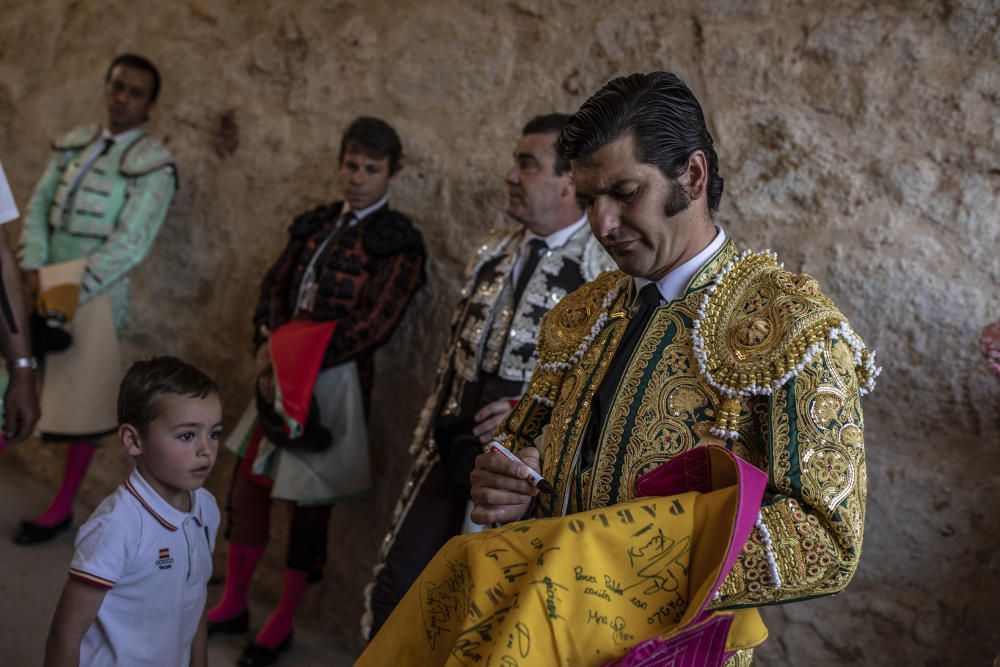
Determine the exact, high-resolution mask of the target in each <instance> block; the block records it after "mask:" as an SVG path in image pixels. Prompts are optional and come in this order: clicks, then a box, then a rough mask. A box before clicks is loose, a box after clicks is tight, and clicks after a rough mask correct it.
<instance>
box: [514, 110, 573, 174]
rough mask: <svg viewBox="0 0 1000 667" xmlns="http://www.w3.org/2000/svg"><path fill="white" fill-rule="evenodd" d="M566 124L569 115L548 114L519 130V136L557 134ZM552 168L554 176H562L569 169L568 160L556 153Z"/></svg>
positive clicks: (530, 121)
mask: <svg viewBox="0 0 1000 667" xmlns="http://www.w3.org/2000/svg"><path fill="white" fill-rule="evenodd" d="M568 122H569V114H567V113H550V114H544V115H541V116H535V117H534V118H532V119H531V120H529V121H528V122H527V124H526V125H525V126H524V129H523V130H521V136H524V135H526V134H559V133H560V132H562V131H563V128H564V127H566V123H568ZM553 167H554V168H555V172H556V176H562V175H563V174H565V173H566V172H567V171H569V169H570V164H569V160H567V159H566V158H564V157H563V156H561V155H560V154H559V152H558V151H556V162H555V165H553Z"/></svg>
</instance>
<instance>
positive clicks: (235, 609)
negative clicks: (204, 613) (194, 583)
mask: <svg viewBox="0 0 1000 667" xmlns="http://www.w3.org/2000/svg"><path fill="white" fill-rule="evenodd" d="M263 553H264V547H262V546H261V547H245V546H243V545H242V544H233V543H232V542H230V543H229V558H228V563H227V566H226V589H225V590H224V591H223V592H222V599H221V600H219V602H218V603H217V604H216V605H215V606H214V607H212V608H211V609H209V610H208V620H209V621H211V622H212V623H218V622H219V621H228V620H229V619H231V618H235V617H236V616H238V615H239V614H240V613H242V611H243V610H244V609H246V608H247V596H248V595H249V594H250V579H251V578H252V577H253V571H254V570H255V569H256V568H257V563H258V562H259V561H260V557H261V556H262V555H263Z"/></svg>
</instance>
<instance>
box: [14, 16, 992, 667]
mask: <svg viewBox="0 0 1000 667" xmlns="http://www.w3.org/2000/svg"><path fill="white" fill-rule="evenodd" d="M125 50H129V51H133V50H134V51H138V52H141V53H144V54H146V55H148V56H149V57H151V58H152V59H153V60H154V61H155V62H156V63H158V64H159V66H160V68H161V70H162V73H163V79H164V86H163V93H162V99H161V102H160V104H159V105H158V108H157V109H156V113H155V116H154V120H153V123H152V125H151V129H152V131H153V132H155V133H157V134H159V135H160V136H163V137H166V138H167V139H168V140H169V144H170V146H171V148H172V149H173V151H174V153H175V155H176V157H177V161H178V164H179V165H180V173H181V179H180V182H181V190H180V192H179V194H178V195H177V197H176V200H175V203H174V206H173V208H172V209H171V211H170V215H169V217H168V219H167V222H166V224H165V227H164V229H163V231H162V234H161V235H160V237H159V240H158V241H157V243H156V245H155V247H154V248H153V251H152V255H151V257H150V258H149V260H148V261H147V262H146V263H145V264H144V265H143V266H142V267H141V268H140V269H139V270H138V271H136V273H135V274H134V277H135V284H136V295H135V296H136V299H135V302H136V307H135V311H134V317H133V324H132V326H131V328H130V330H129V332H128V334H127V351H128V353H129V355H130V356H131V357H138V356H142V355H149V354H152V353H172V354H177V355H180V356H182V357H184V358H186V359H188V360H190V361H192V362H194V363H196V364H199V365H201V366H202V367H204V368H205V369H207V370H208V371H210V372H211V373H212V374H213V375H214V376H215V377H217V378H218V379H219V381H220V383H221V385H222V387H223V389H224V395H225V407H226V416H227V423H228V424H232V423H233V422H234V421H235V418H236V417H237V416H238V415H239V413H240V412H241V410H242V408H243V407H244V405H245V403H246V402H247V401H248V399H249V397H250V384H249V380H250V378H251V373H252V359H251V351H250V344H249V334H250V325H249V318H250V314H251V311H252V308H253V305H254V302H255V298H256V290H257V285H258V284H259V280H260V278H261V276H262V274H263V271H264V270H265V268H266V267H267V266H268V264H269V263H270V262H271V261H272V260H273V259H274V258H275V256H276V253H277V252H278V250H279V248H280V247H281V246H282V245H283V243H284V239H285V231H284V230H285V228H286V226H287V225H288V224H289V222H290V220H291V217H292V216H293V215H294V214H296V213H297V212H300V211H302V210H304V209H306V208H307V207H311V206H313V205H315V204H316V203H318V202H321V201H325V200H328V199H332V198H334V197H335V196H336V195H337V192H336V180H335V173H334V171H335V161H336V149H337V141H338V138H339V135H340V132H341V130H342V128H343V127H344V126H345V125H346V124H347V123H348V122H349V121H350V120H351V119H352V118H353V117H354V116H356V115H358V114H361V113H365V114H374V115H378V116H381V117H384V118H386V119H387V120H389V121H390V122H391V123H393V124H394V125H395V126H396V127H397V129H398V130H399V132H400V134H401V135H402V137H403V142H404V147H405V151H406V167H405V169H404V170H403V172H402V173H401V174H400V175H399V178H398V180H397V183H396V184H395V189H394V190H393V202H394V204H395V205H396V206H397V207H398V208H400V209H402V210H404V211H406V212H408V213H409V214H411V215H412V217H413V218H414V219H415V220H416V221H418V222H419V225H420V227H421V228H422V230H423V233H424V236H425V239H426V241H427V245H428V248H429V251H430V254H431V257H432V259H431V264H430V270H429V283H428V285H427V286H426V287H425V288H424V289H423V290H422V292H421V294H420V296H419V298H418V299H417V301H416V303H415V305H414V307H413V308H411V310H410V311H409V313H408V314H407V316H406V319H405V322H404V324H403V326H402V327H401V329H400V330H399V332H398V333H397V335H396V336H395V338H394V340H393V341H392V342H391V344H389V345H388V346H387V347H386V348H384V349H383V350H382V351H381V352H380V353H379V356H378V362H377V363H378V375H377V388H376V392H375V397H374V415H373V416H374V419H373V423H372V431H373V442H374V443H375V445H376V447H377V455H378V456H377V462H378V481H377V487H376V494H375V495H374V497H373V498H372V499H369V500H366V501H363V502H360V503H357V504H353V505H345V506H342V507H337V508H336V509H335V510H334V512H333V523H332V526H331V544H330V562H329V565H328V567H327V573H326V578H325V580H324V581H323V582H322V583H321V584H319V585H318V586H317V587H316V588H315V589H314V591H313V592H312V593H311V594H310V597H309V600H308V603H307V606H306V608H305V609H304V611H303V613H302V614H301V619H302V622H303V623H307V624H311V625H313V626H321V627H323V628H325V629H326V630H328V632H329V636H330V641H331V642H334V643H336V644H338V645H340V646H343V647H347V648H349V649H358V648H359V647H360V640H359V638H358V633H357V619H358V617H359V615H360V612H361V589H362V586H363V584H364V583H365V582H366V581H367V579H368V574H369V571H370V567H371V564H372V561H373V558H374V555H375V552H376V546H377V543H378V541H379V539H380V537H381V535H382V531H383V529H384V527H385V525H386V521H387V515H388V512H389V511H390V509H391V506H392V504H393V502H394V499H395V494H396V492H397V490H398V488H399V484H400V480H401V477H402V476H403V474H404V473H405V470H406V468H407V465H408V462H407V456H406V447H407V445H408V443H409V438H410V431H411V429H412V426H413V424H414V422H415V420H416V416H417V413H418V411H419V407H420V405H421V403H422V400H423V399H424V397H425V396H426V393H427V391H428V389H429V387H430V384H431V381H432V376H433V371H434V367H435V363H436V362H435V360H436V357H437V355H438V353H439V352H440V350H441V347H442V344H443V341H444V333H445V329H446V326H447V322H448V320H449V317H450V311H451V308H452V306H453V304H454V302H455V300H456V295H457V291H458V289H459V287H460V285H459V277H460V275H461V270H462V267H463V265H464V264H465V259H466V257H467V256H468V255H469V253H470V251H471V249H472V248H473V247H474V246H475V242H476V239H477V237H478V236H480V235H481V234H482V233H484V232H486V231H487V230H488V229H489V228H490V227H492V226H494V225H497V224H504V221H503V216H502V213H501V211H502V207H503V202H504V195H503V187H502V175H503V173H504V171H505V170H506V169H507V167H508V164H509V160H510V157H509V156H510V151H511V149H512V148H513V146H514V143H515V141H516V139H517V137H518V135H519V129H520V127H521V125H522V124H523V123H524V122H525V121H526V120H527V119H528V118H529V117H531V116H532V115H534V114H536V113H542V112H549V111H552V110H565V111H573V110H575V109H576V108H577V106H578V105H579V104H580V103H581V102H583V100H584V99H586V97H587V96H588V95H589V94H590V93H592V92H594V91H595V90H596V89H597V88H598V87H600V86H601V85H602V84H603V83H605V82H606V81H607V80H608V79H610V78H612V77H614V76H616V75H619V74H624V73H630V72H634V71H648V70H653V69H668V70H672V71H674V72H677V73H678V74H679V75H680V76H681V77H682V78H683V79H685V80H686V81H687V82H688V84H689V85H690V86H691V87H692V88H693V90H694V91H695V93H696V94H697V95H698V97H699V98H700V100H701V102H702V104H703V106H704V107H705V110H706V113H707V118H708V121H709V124H710V126H711V128H712V131H713V133H714V135H715V138H716V141H717V148H718V152H719V156H720V160H721V172H722V174H723V176H724V177H725V179H726V193H725V195H724V197H723V201H722V208H721V211H720V213H719V216H718V220H719V221H720V222H721V223H722V224H724V225H726V226H727V227H728V229H729V230H730V231H731V233H732V235H733V236H734V237H735V238H736V240H737V241H738V242H740V243H741V244H743V245H745V246H748V247H751V248H756V249H762V248H772V249H774V250H776V251H777V252H778V253H779V255H780V256H781V258H782V259H783V260H784V261H785V263H786V265H787V266H788V267H789V268H791V269H793V270H802V271H806V272H808V273H810V274H812V275H813V276H815V277H816V278H817V279H818V280H819V281H820V283H821V284H822V285H823V286H824V289H825V290H826V291H827V293H828V294H830V295H831V296H832V297H833V298H834V299H836V300H837V302H838V303H839V305H840V306H841V308H842V309H843V310H844V312H845V313H847V315H848V316H849V317H850V318H851V320H852V322H853V324H854V326H855V328H856V329H857V331H858V332H860V333H861V335H862V336H864V337H865V339H866V340H867V341H868V343H869V344H870V345H871V346H872V347H873V348H875V349H877V350H878V352H879V356H880V358H881V361H882V363H883V364H884V366H885V371H884V373H883V375H882V377H881V382H880V386H879V388H878V390H877V391H876V393H875V394H874V395H872V396H871V397H870V399H868V400H867V401H866V404H865V407H866V410H865V412H866V418H867V419H866V421H867V432H868V437H867V445H868V455H869V485H870V503H869V514H868V524H867V531H866V533H867V539H866V542H865V554H864V558H863V559H862V563H861V568H860V571H859V572H858V574H857V577H856V578H855V580H854V583H853V584H852V585H851V586H850V588H848V590H847V591H846V592H845V593H843V594H841V595H839V596H837V597H835V598H827V599H821V600H815V601H810V602H805V603H801V604H795V605H792V606H782V607H777V608H774V609H769V610H767V611H766V620H767V621H768V622H769V625H770V627H771V636H772V638H771V640H770V641H769V642H768V643H767V644H766V645H765V647H764V648H763V649H761V651H760V652H759V656H760V662H761V663H762V664H767V665H801V664H815V665H842V664H865V665H890V664H912V665H931V664H933V665H940V664H953V665H974V664H976V665H984V664H989V663H990V661H991V660H992V658H993V657H994V656H995V655H996V654H997V653H998V652H1000V635H998V633H997V630H996V627H997V626H996V619H997V618H998V617H1000V581H998V565H1000V556H998V554H1000V526H998V522H997V510H998V509H1000V507H998V488H1000V472H998V466H997V452H998V446H1000V382H997V380H996V378H994V377H992V376H990V375H989V374H988V372H987V371H986V368H985V364H984V363H983V362H982V360H981V358H979V356H978V354H977V352H976V339H977V332H978V331H979V329H980V328H981V327H983V326H984V325H985V324H986V323H987V322H988V321H990V320H992V319H995V318H997V317H1000V253H998V249H1000V224H998V222H997V212H998V211H1000V7H998V6H997V4H996V3H995V2H992V1H988V0H983V1H979V2H977V1H976V0H941V1H939V2H933V1H931V0H889V1H886V2H879V3H871V2H861V1H858V0H842V1H841V2H832V3H831V2H819V1H818V0H800V1H795V0H788V1H786V2H778V1H777V0H772V1H769V0H753V1H751V2H741V1H738V0H697V1H695V0H622V1H621V2H616V3H607V2H600V3H599V2H590V1H583V0H581V1H578V2H567V1H566V0H533V1H530V2H529V1H527V0H507V1H501V2H495V1H492V2H487V1H486V0H464V1H459V0H422V1H419V0H395V1H392V0H386V1H384V2H362V1H360V0H356V1H341V2H320V1H319V0H316V1H294V0H290V1H288V2H280V3H275V2H264V1H263V0H243V1H241V2H239V3H236V2H221V1H208V2H205V1H200V0H174V1H172V2H166V3H156V2H152V1H148V0H140V1H137V2H130V1H125V0H118V1H97V0H93V1H90V0H88V1H87V2H79V1H75V2H66V1H64V0H33V1H32V2H27V1H26V0H0V156H2V159H3V162H4V166H5V169H6V171H7V174H8V177H9V178H10V180H11V181H12V186H13V189H14V193H15V195H16V197H17V199H18V201H19V202H20V203H21V205H22V207H23V206H24V204H26V202H27V198H28V197H29V195H30V193H31V188H32V186H33V184H34V181H35V179H36V178H37V177H38V176H39V174H40V172H41V170H42V168H43V166H44V164H45V162H46V159H47V157H48V150H47V146H48V143H49V142H50V141H51V139H52V138H53V137H54V136H57V135H58V134H59V133H61V132H63V131H65V130H66V129H68V128H69V127H71V126H73V125H75V124H78V123H80V122H83V121H90V120H100V119H101V117H102V106H101V82H102V77H103V75H104V70H105V68H106V66H107V64H108V62H109V60H110V59H111V58H112V57H113V56H114V55H115V54H116V53H118V52H121V51H125ZM10 232H13V230H10ZM15 451H16V453H17V455H19V456H21V457H22V458H23V459H24V460H25V462H26V464H27V465H28V466H29V468H30V469H31V470H32V471H33V472H34V473H36V474H39V475H43V476H45V477H47V478H49V479H55V478H56V477H57V476H58V473H59V466H60V461H61V452H59V450H58V449H57V448H52V447H42V446H41V445H39V444H37V443H31V444H28V445H25V446H22V447H19V448H17V449H16V450H15ZM96 462H97V464H96V465H95V466H94V468H93V470H92V473H91V474H90V476H89V478H88V480H87V482H86V485H85V488H84V497H85V499H86V500H87V501H88V502H91V503H94V502H96V501H97V500H99V499H100V498H101V497H102V496H103V495H105V494H106V493H108V492H109V491H110V490H111V489H112V488H113V486H114V485H115V484H116V483H117V482H118V480H120V479H121V477H122V475H123V472H124V470H125V469H126V466H127V460H126V457H125V456H124V454H123V453H122V452H120V451H119V449H118V448H116V447H105V448H104V449H103V450H102V451H101V452H100V453H99V456H98V458H97V459H96ZM232 464H233V460H232V458H231V457H229V456H224V457H222V458H221V459H220V463H219V466H218V468H217V471H216V472H215V473H214V476H213V479H212V480H211V484H210V487H211V488H212V490H213V491H214V492H215V493H216V495H217V496H218V497H220V499H224V497H225V491H226V489H227V487H228V480H229V476H230V473H231V470H232ZM274 517H275V521H274V522H272V525H273V532H274V539H273V541H272V546H271V548H270V549H269V551H268V555H267V558H266V563H265V567H263V568H262V569H261V571H260V573H259V575H258V583H257V587H258V589H259V590H262V591H264V592H265V594H267V595H270V596H271V597H272V598H273V597H275V596H276V592H277V590H278V586H279V585H280V572H281V567H282V563H283V543H284V535H285V530H286V528H287V523H286V521H285V515H284V512H283V511H282V509H281V508H276V509H275V510H274ZM216 564H217V569H218V570H219V571H221V568H222V567H223V565H224V550H221V549H220V553H219V554H217V561H216Z"/></svg>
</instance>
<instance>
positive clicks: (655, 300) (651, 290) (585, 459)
mask: <svg viewBox="0 0 1000 667" xmlns="http://www.w3.org/2000/svg"><path fill="white" fill-rule="evenodd" d="M660 300H661V299H660V290H659V289H658V288H657V286H656V283H649V284H648V285H646V286H645V287H643V288H642V289H641V290H639V297H638V298H637V299H636V301H635V303H634V304H633V305H632V316H631V317H630V318H629V321H628V326H626V327H625V333H624V334H622V339H621V342H620V343H619V344H618V349H617V350H615V355H614V357H612V359H611V364H609V366H608V371H607V372H606V373H605V374H604V378H603V379H602V380H601V384H600V385H599V386H598V387H597V391H596V392H595V393H594V399H593V401H591V407H590V424H588V428H587V437H586V439H585V442H584V447H583V453H582V467H583V468H589V467H590V465H591V464H592V463H593V461H594V454H595V452H596V451H597V439H598V438H600V437H601V429H602V428H603V426H604V422H605V420H606V419H607V418H608V410H609V409H610V408H611V402H612V401H613V400H614V397H615V392H616V391H617V390H618V383H619V382H621V379H622V376H623V375H624V374H625V366H626V364H628V361H629V359H631V358H632V352H634V351H635V348H636V346H637V345H638V344H639V339H640V338H641V337H642V332H643V330H645V328H646V324H647V323H648V322H649V320H650V318H651V317H653V313H654V312H656V308H657V306H659V305H660Z"/></svg>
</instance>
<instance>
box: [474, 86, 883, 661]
mask: <svg viewBox="0 0 1000 667" xmlns="http://www.w3.org/2000/svg"><path fill="white" fill-rule="evenodd" d="M557 150H558V151H559V153H560V155H561V156H563V157H564V158H566V159H569V160H570V161H571V164H572V168H573V174H574V179H575V182H576V188H577V194H578V196H580V198H581V200H582V201H583V202H584V203H585V204H586V206H587V213H588V216H589V220H590V226H591V229H592V230H593V232H594V235H595V236H596V237H597V238H598V240H599V241H600V242H601V244H602V245H603V246H604V248H605V249H606V250H607V251H608V253H609V254H610V255H611V257H612V258H613V259H614V260H615V263H616V264H617V265H618V268H619V270H618V271H613V272H608V273H605V274H603V275H601V276H600V277H598V278H597V279H596V280H595V281H594V282H592V283H589V284H587V285H584V286H583V287H582V288H580V289H579V290H577V291H576V292H573V293H572V294H570V295H568V296H567V297H566V298H565V299H562V300H561V301H560V302H559V304H558V305H557V306H556V307H555V308H554V309H553V310H552V311H551V312H550V313H549V315H548V316H547V317H546V318H545V320H544V321H543V324H542V331H541V335H540V337H539V342H538V356H539V364H538V366H537V367H536V368H535V371H534V373H533V375H532V378H531V381H530V384H529V387H528V390H527V392H526V394H525V397H524V398H523V399H522V401H521V402H520V403H519V404H518V406H517V407H516V408H515V410H514V411H513V413H512V414H511V416H510V417H509V418H508V419H507V420H506V421H505V423H504V424H502V425H501V427H500V431H499V434H498V436H497V437H498V439H499V440H501V441H502V442H504V443H505V444H506V445H507V447H508V448H509V449H511V450H514V451H517V452H518V454H519V455H520V456H521V458H522V460H523V461H524V465H522V464H519V463H516V462H511V461H510V460H508V459H505V458H503V457H500V456H499V455H497V454H496V453H485V454H481V455H480V456H479V457H478V458H477V459H476V469H475V470H474V471H473V473H472V476H471V482H472V490H471V497H472V499H473V501H474V502H475V503H476V508H475V510H474V511H473V513H472V519H473V520H474V521H476V522H478V523H482V524H485V523H490V522H509V521H514V520H517V519H520V518H522V517H524V516H526V515H531V516H539V517H549V516H561V515H565V514H570V513H574V512H582V511H588V510H591V509H594V508H599V507H606V506H610V505H614V504H616V503H620V502H624V501H628V500H632V499H633V498H634V497H635V495H636V490H635V482H636V479H637V478H638V477H639V476H641V475H642V474H643V473H645V472H648V471H650V470H652V469H653V468H656V467H657V466H659V465H660V464H662V463H664V462H666V461H668V460H670V459H671V458H673V457H674V456H677V455H678V454H680V453H682V452H685V451H687V450H689V449H691V448H694V447H700V446H704V445H708V444H717V445H718V444H724V445H725V446H726V447H728V448H729V449H731V450H732V451H734V452H735V453H736V454H737V455H738V456H740V457H741V458H743V459H745V460H747V461H749V462H750V463H752V464H753V465H755V466H757V467H758V468H760V469H761V470H763V471H765V472H766V473H767V474H768V477H769V481H768V489H767V492H766V494H765V500H764V503H763V507H761V509H760V514H759V517H758V521H757V528H756V530H755V531H754V533H753V534H752V536H751V538H750V539H749V540H748V542H747V543H746V545H744V547H743V550H742V551H741V553H740V557H739V560H738V561H737V563H736V565H735V567H734V568H733V570H732V571H731V573H730V574H729V576H728V577H727V579H726V581H725V583H724V584H723V586H722V588H721V590H720V591H719V597H718V598H717V600H716V602H715V603H714V604H715V606H716V607H734V606H759V605H764V604H771V603H777V602H789V601H792V600H797V599H803V598H809V597H815V596H819V595H825V594H831V593H836V592H838V591H840V590H842V589H843V588H844V587H845V586H846V585H847V583H848V582H849V581H850V579H851V577H852V576H853V574H854V571H855V570H856V568H857V565H858V558H859V556H860V554H861V538H862V529H863V524H864V516H865V494H866V490H865V456H864V438H863V420H862V414H861V396H862V395H863V394H865V393H867V392H868V391H869V390H870V389H871V388H872V387H873V385H874V380H875V376H876V375H877V374H878V369H877V368H876V367H875V365H874V359H873V355H872V354H870V353H869V352H868V350H867V349H866V348H865V346H864V343H863V342H862V341H861V339H860V338H859V337H858V336H857V335H856V334H855V333H854V332H853V330H852V329H851V327H850V325H849V324H848V322H847V320H846V318H845V317H844V316H843V315H842V314H841V313H840V311H838V310H837V308H836V306H834V304H833V302H832V301H831V300H830V299H829V298H827V297H826V296H824V295H823V294H822V292H821V291H820V289H819V285H818V284H817V283H816V281H815V280H814V279H812V278H811V277H809V276H807V275H805V274H792V273H789V272H788V271H785V270H783V269H782V268H781V266H780V265H779V264H778V263H777V262H776V260H775V257H774V255H773V254H771V253H768V252H764V253H759V254H758V253H751V252H748V251H742V252H741V251H740V250H739V249H737V247H736V246H735V244H734V243H733V242H732V240H730V239H729V238H728V237H727V235H726V233H725V231H724V230H723V229H722V228H721V227H720V226H718V225H717V224H715V222H714V217H715V215H716V213H717V211H718V208H719V202H720V199H721V197H722V189H723V181H722V178H721V177H720V176H719V173H718V158H717V156H716V152H715V149H714V147H713V141H712V137H711V135H710V134H709V132H708V129H707V127H706V125H705V120H704V115H703V112H702V109H701V106H700V105H699V103H698V101H697V100H696V99H695V97H694V95H693V94H692V93H691V91H690V90H689V89H688V88H687V86H686V85H685V84H684V83H683V82H682V81H681V80H680V79H679V78H678V77H677V76H675V75H673V74H670V73H666V72H655V73H652V74H634V75H631V76H627V77H620V78H618V79H615V80H613V81H611V82H610V83H608V84H607V85H606V86H605V87H604V88H602V89H601V90H600V91H598V92H597V93H596V94H595V95H594V96H593V97H591V98H590V99H589V100H588V101H587V102H586V103H585V104H584V105H583V106H582V107H581V108H580V110H579V111H578V112H577V113H576V114H574V115H573V116H572V118H571V119H570V121H569V123H568V124H567V126H566V128H565V129H564V130H563V132H562V133H561V135H560V138H559V141H558V143H557ZM527 467H531V468H533V469H535V470H536V471H540V472H541V473H542V475H543V476H544V477H545V479H546V480H548V481H549V482H550V483H551V484H552V486H553V487H554V489H555V491H554V493H551V494H539V493H538V491H537V490H536V489H535V487H534V486H533V485H531V484H529V483H528V482H527V481H525V479H526V477H527V474H528V471H527ZM526 497H532V498H533V500H532V501H531V502H530V503H529V502H524V500H525V498H526ZM750 658H751V651H750V650H746V651H743V652H739V653H737V654H736V655H734V656H733V657H732V658H731V659H730V664H749V661H750Z"/></svg>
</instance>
